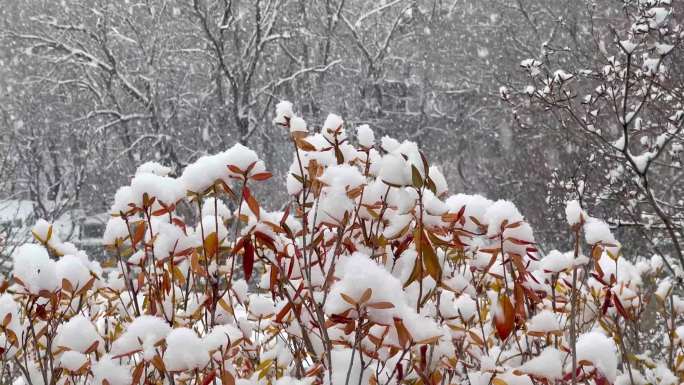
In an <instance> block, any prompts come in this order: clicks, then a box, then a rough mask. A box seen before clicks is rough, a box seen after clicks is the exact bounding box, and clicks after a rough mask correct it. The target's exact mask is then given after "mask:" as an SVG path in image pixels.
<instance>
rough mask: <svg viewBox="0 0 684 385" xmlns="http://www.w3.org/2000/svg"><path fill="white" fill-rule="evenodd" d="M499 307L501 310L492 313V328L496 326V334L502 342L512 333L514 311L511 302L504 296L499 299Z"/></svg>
mask: <svg viewBox="0 0 684 385" xmlns="http://www.w3.org/2000/svg"><path fill="white" fill-rule="evenodd" d="M499 306H501V309H499V310H498V311H496V312H495V313H494V326H496V334H497V335H498V336H499V338H500V339H501V340H502V341H503V340H505V339H506V338H508V336H509V335H510V334H511V331H513V326H514V323H515V310H514V309H513V305H512V304H511V300H510V299H509V298H508V296H506V295H503V296H501V297H500V298H499Z"/></svg>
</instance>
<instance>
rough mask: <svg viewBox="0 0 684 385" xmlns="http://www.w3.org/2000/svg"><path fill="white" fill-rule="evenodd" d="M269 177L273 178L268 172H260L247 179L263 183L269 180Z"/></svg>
mask: <svg viewBox="0 0 684 385" xmlns="http://www.w3.org/2000/svg"><path fill="white" fill-rule="evenodd" d="M271 176H273V174H271V173H270V172H268V171H265V172H260V173H257V174H254V175H252V176H250V177H249V178H250V179H252V180H257V181H263V180H268V179H269V178H271Z"/></svg>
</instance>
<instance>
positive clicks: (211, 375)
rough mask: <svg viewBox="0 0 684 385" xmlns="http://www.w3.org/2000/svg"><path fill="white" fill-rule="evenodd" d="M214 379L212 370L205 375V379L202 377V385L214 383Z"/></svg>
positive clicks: (214, 373) (214, 375)
mask: <svg viewBox="0 0 684 385" xmlns="http://www.w3.org/2000/svg"><path fill="white" fill-rule="evenodd" d="M214 378H216V370H212V371H211V372H209V374H207V376H206V377H204V380H202V385H209V384H210V383H211V382H212V381H214Z"/></svg>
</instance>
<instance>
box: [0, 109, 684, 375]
mask: <svg viewBox="0 0 684 385" xmlns="http://www.w3.org/2000/svg"><path fill="white" fill-rule="evenodd" d="M293 122H296V127H291V124H292V123H293ZM275 123H276V124H278V125H279V126H282V128H283V130H289V132H290V133H291V139H292V144H293V147H294V152H295V153H294V155H293V161H292V166H291V167H290V172H289V174H288V176H287V180H286V181H285V183H286V190H283V193H287V194H289V195H290V197H291V203H290V204H289V205H288V206H287V208H286V209H285V210H284V211H268V210H267V209H266V208H265V207H264V206H263V205H262V203H263V202H260V201H259V199H258V198H257V197H256V196H255V195H254V194H253V193H252V188H253V187H254V186H255V185H257V184H258V183H259V182H260V181H263V180H266V179H268V178H269V177H271V174H270V173H269V172H267V171H266V168H265V165H264V163H263V162H262V161H261V160H260V159H259V158H258V156H257V154H256V153H254V152H253V151H251V150H249V149H248V148H246V147H244V146H241V145H235V146H234V147H232V148H230V149H228V150H227V151H225V152H222V153H220V154H216V155H212V156H205V157H202V158H200V159H198V160H197V161H196V162H195V163H193V164H191V165H189V166H187V168H186V169H185V170H184V171H183V172H182V174H181V175H180V177H178V178H175V177H173V176H171V175H170V173H169V170H168V169H167V168H165V167H162V166H161V165H156V164H149V163H148V164H145V165H143V167H141V168H140V169H139V170H138V172H137V173H136V175H135V176H134V177H133V179H132V181H131V184H130V185H129V186H126V187H122V188H121V189H120V190H119V191H118V192H117V193H116V196H115V201H114V203H113V205H112V209H111V215H112V217H111V219H110V221H109V223H108V225H107V228H106V231H105V234H104V241H105V243H106V245H107V248H108V250H109V253H110V255H111V256H112V258H111V260H110V261H108V262H107V263H106V264H104V266H100V264H98V263H97V262H94V261H91V260H90V259H89V258H88V256H87V255H85V253H83V252H81V251H79V250H77V249H76V248H75V247H73V245H70V244H67V243H63V242H61V241H60V240H59V239H57V238H56V237H55V236H54V235H53V233H52V227H51V225H50V224H49V223H47V222H44V221H41V222H39V223H38V224H37V226H36V228H35V229H34V235H35V238H36V241H37V242H36V243H34V244H27V245H24V246H22V247H20V248H18V249H17V251H16V253H15V255H14V273H13V277H11V278H10V279H9V280H8V281H5V283H4V284H3V285H2V286H1V287H0V288H1V289H2V294H1V295H0V320H2V324H1V326H0V355H1V357H2V363H3V365H2V368H3V370H4V372H3V373H2V376H3V377H4V378H16V382H15V383H16V384H31V385H39V384H45V385H47V384H55V385H57V384H60V385H61V384H97V385H129V384H134V385H138V384H160V383H161V384H197V385H200V384H201V385H208V384H223V385H232V384H241V385H247V384H264V385H266V384H276V385H286V384H287V385H290V384H296V385H301V384H330V385H347V384H463V383H466V382H467V383H469V384H471V385H487V384H496V385H502V384H509V385H513V384H520V385H531V384H538V383H542V384H551V383H557V382H567V383H578V382H582V383H585V384H597V385H603V384H607V383H610V384H613V383H619V384H647V383H652V384H656V383H658V384H674V383H677V382H678V377H677V376H681V375H683V374H684V373H683V370H684V367H682V363H683V362H684V351H683V350H682V342H681V341H682V340H681V338H684V332H682V331H681V330H684V326H678V325H680V324H681V322H680V321H681V313H682V312H683V311H684V305H682V303H683V302H682V301H681V300H680V299H679V297H678V296H677V295H675V294H674V293H675V292H676V290H675V288H676V287H675V283H674V282H678V281H675V280H673V279H671V278H667V277H665V276H664V274H663V271H662V270H663V262H664V260H663V259H662V258H660V257H654V258H652V259H650V260H644V259H641V260H638V261H637V262H636V263H633V262H630V261H628V260H626V259H625V258H624V257H623V255H622V251H621V247H622V246H621V245H620V243H619V242H618V241H617V240H616V239H615V238H614V237H613V235H612V234H611V232H610V227H609V226H608V225H606V224H605V223H604V222H602V221H601V220H599V219H596V218H592V217H590V216H589V215H588V214H587V213H585V212H584V211H583V209H582V207H581V206H580V205H579V203H578V202H569V203H568V207H567V210H566V215H567V217H568V222H569V228H570V229H571V230H572V234H574V236H573V237H572V238H571V239H569V241H570V243H572V244H573V247H572V249H571V250H570V251H569V252H565V253H563V252H560V251H551V252H548V253H542V252H541V251H540V250H539V249H538V248H537V246H536V244H535V238H534V233H533V230H532V227H531V226H530V224H528V223H527V222H526V221H525V218H524V217H523V215H522V213H520V212H519V211H518V209H517V208H516V207H515V205H514V204H513V203H512V202H508V201H496V202H494V201H490V200H487V199H485V198H483V197H481V196H477V195H473V196H470V195H464V194H456V195H451V196H448V187H447V185H446V182H445V178H444V176H443V175H442V174H441V172H440V171H439V168H437V167H435V166H434V165H430V163H429V159H428V157H427V156H426V155H425V153H423V152H421V151H420V150H419V148H418V147H417V145H416V144H415V143H412V142H408V141H404V142H399V141H397V140H395V139H392V138H388V137H385V138H382V139H381V141H380V143H378V142H376V139H375V135H374V133H373V131H372V130H371V128H370V127H368V126H361V127H359V128H358V129H357V130H356V133H357V137H356V138H353V137H350V136H351V135H348V134H347V130H346V127H345V124H344V122H343V120H342V118H340V117H339V116H336V115H331V116H329V117H328V119H326V120H325V123H324V125H323V128H322V129H321V131H320V132H309V131H307V127H311V125H307V123H306V122H304V121H303V119H301V118H299V117H297V116H296V115H295V114H294V112H293V107H292V105H291V104H289V103H280V104H278V107H277V117H276V119H275ZM354 142H358V144H359V145H358V146H355V145H354ZM654 311H658V312H660V313H661V314H662V318H659V319H656V320H654V321H652V322H649V323H641V322H640V320H641V319H642V318H643V317H645V316H647V315H649V313H653V312H654ZM651 336H655V337H656V338H662V337H663V336H666V337H668V339H666V341H665V342H664V343H661V346H663V347H664V349H662V350H660V351H649V350H647V349H645V348H644V346H645V344H644V343H643V341H640V339H642V338H646V337H649V338H650V337H651Z"/></svg>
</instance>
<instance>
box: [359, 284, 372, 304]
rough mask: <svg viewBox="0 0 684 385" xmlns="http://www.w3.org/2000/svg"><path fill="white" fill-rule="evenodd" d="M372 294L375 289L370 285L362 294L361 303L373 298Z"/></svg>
mask: <svg viewBox="0 0 684 385" xmlns="http://www.w3.org/2000/svg"><path fill="white" fill-rule="evenodd" d="M371 295H373V290H372V289H371V288H370V287H369V288H368V289H366V290H365V291H364V292H363V294H362V295H361V299H359V303H360V304H364V303H366V302H368V300H369V299H370V298H371Z"/></svg>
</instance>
